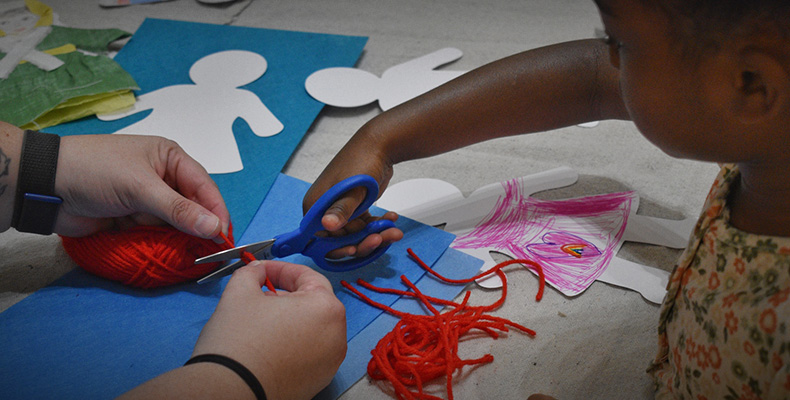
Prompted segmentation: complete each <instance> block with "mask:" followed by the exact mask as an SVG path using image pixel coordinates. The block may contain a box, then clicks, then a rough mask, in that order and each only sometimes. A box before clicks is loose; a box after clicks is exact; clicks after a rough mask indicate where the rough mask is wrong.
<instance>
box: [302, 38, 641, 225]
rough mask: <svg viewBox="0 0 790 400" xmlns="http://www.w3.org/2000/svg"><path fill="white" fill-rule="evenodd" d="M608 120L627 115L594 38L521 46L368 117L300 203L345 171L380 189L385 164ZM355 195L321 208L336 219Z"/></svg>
mask: <svg viewBox="0 0 790 400" xmlns="http://www.w3.org/2000/svg"><path fill="white" fill-rule="evenodd" d="M609 118H622V119H627V118H628V114H627V112H626V109H625V106H624V105H623V101H622V98H621V97H620V92H619V74H618V71H617V70H616V69H615V68H614V67H612V66H611V64H610V63H609V58H608V49H607V48H606V46H605V45H604V44H603V43H602V42H601V41H598V40H582V41H575V42H568V43H563V44H558V45H553V46H548V47H543V48H539V49H535V50H530V51H526V52H523V53H520V54H517V55H514V56H511V57H508V58H505V59H502V60H499V61H496V62H494V63H491V64H489V65H486V66H483V67H481V68H479V69H476V70H474V71H471V72H468V73H466V74H464V75H462V76H461V77H459V78H457V79H455V80H453V81H450V82H448V83H447V84H445V85H442V86H440V87H439V88H437V89H435V90H433V91H431V92H428V93H426V94H424V95H422V96H419V97H417V98H415V99H413V100H411V101H408V102H406V103H404V104H402V105H400V106H398V107H395V108H393V109H391V110H389V111H388V112H385V113H382V114H380V115H379V116H377V117H376V118H374V119H372V120H371V121H369V122H368V123H367V124H365V125H364V126H363V127H362V128H361V129H360V130H359V131H358V132H357V133H356V134H355V135H354V136H353V137H352V138H351V140H349V142H348V143H347V144H346V145H345V146H344V147H343V149H342V150H341V151H340V153H338V154H337V155H336V156H335V158H334V159H333V160H332V162H331V163H330V164H329V166H328V167H327V168H326V169H325V170H324V172H323V173H322V174H321V176H320V177H319V178H318V180H316V182H315V184H314V185H313V186H312V187H311V188H310V190H309V191H308V193H307V196H306V197H305V201H304V206H305V207H309V206H310V205H312V204H313V202H315V200H316V199H318V197H319V196H320V195H321V194H322V193H324V192H325V191H326V190H328V189H329V188H330V187H331V186H332V185H334V184H335V183H337V182H339V181H340V180H342V179H344V178H347V177H349V176H351V175H356V174H368V175H371V176H373V177H374V178H376V179H377V180H378V181H379V187H381V188H382V190H383V189H384V188H385V187H386V185H387V183H388V182H389V179H390V177H391V176H392V166H393V165H394V164H396V163H399V162H402V161H406V160H413V159H417V158H423V157H429V156H433V155H436V154H440V153H443V152H447V151H451V150H454V149H457V148H460V147H464V146H468V145H471V144H474V143H478V142H482V141H485V140H489V139H493V138H497V137H503V136H510V135H516V134H521V133H528V132H538V131H545V130H550V129H555V128H559V127H563V126H570V125H575V124H578V123H582V122H587V121H596V120H600V119H609ZM526 151H528V149H526V150H525V152H526ZM360 201H361V200H360V198H359V197H356V198H351V197H346V198H344V199H341V200H339V202H338V203H337V205H338V207H337V208H334V209H331V210H330V211H329V213H335V214H334V215H335V218H337V219H338V220H339V221H340V222H341V224H342V223H344V222H345V221H346V220H347V218H348V216H349V215H350V214H351V212H352V211H353V210H354V209H355V208H356V205H358V204H359V202H360Z"/></svg>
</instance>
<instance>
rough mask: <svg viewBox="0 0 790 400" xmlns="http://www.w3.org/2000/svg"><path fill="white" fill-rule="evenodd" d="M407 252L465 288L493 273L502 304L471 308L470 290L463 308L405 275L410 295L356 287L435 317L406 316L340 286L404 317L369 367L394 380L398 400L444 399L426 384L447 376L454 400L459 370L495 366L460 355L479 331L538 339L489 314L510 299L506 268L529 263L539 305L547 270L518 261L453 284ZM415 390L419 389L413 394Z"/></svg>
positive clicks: (367, 285) (494, 335)
mask: <svg viewBox="0 0 790 400" xmlns="http://www.w3.org/2000/svg"><path fill="white" fill-rule="evenodd" d="M408 252H409V255H410V256H411V257H412V258H413V259H414V260H415V261H416V262H417V263H418V264H419V265H420V266H421V267H422V268H423V269H425V270H426V271H427V272H429V273H431V274H432V275H433V276H435V277H437V278H438V279H440V280H442V281H444V282H447V283H454V284H466V283H469V282H473V281H475V280H476V279H479V278H481V277H483V276H486V275H489V274H492V273H495V274H497V275H498V276H499V278H500V279H502V282H503V286H502V295H501V297H500V298H499V300H497V301H496V302H494V303H493V304H491V305H488V306H470V305H468V302H469V297H470V295H471V291H467V292H466V294H465V295H464V298H463V300H462V301H461V303H456V302H453V301H449V300H444V299H439V298H435V297H430V296H427V295H425V294H424V293H422V292H421V291H420V290H419V289H417V287H416V286H415V285H414V284H413V283H412V282H411V281H409V279H408V278H406V276H405V275H402V276H401V280H402V281H403V283H404V284H405V285H406V286H407V287H408V289H409V290H410V291H409V290H399V289H392V288H380V287H376V286H373V285H371V284H370V283H368V282H365V281H364V280H362V279H359V280H357V284H359V285H360V286H362V287H364V288H365V289H367V290H371V291H375V292H379V293H386V294H395V295H400V296H410V297H414V298H416V299H418V300H419V301H420V302H421V303H422V305H423V306H424V307H425V308H426V309H427V310H428V311H429V312H430V315H416V314H410V313H406V312H401V311H398V310H395V309H393V308H391V307H389V306H386V305H384V304H381V303H377V302H375V301H373V300H372V299H370V298H369V297H368V296H366V295H364V294H363V293H362V292H360V291H359V290H358V289H356V288H354V287H353V286H351V284H349V283H348V282H346V281H341V284H342V285H343V286H344V287H345V288H346V289H348V290H350V291H351V292H353V293H354V294H355V295H357V296H358V297H359V298H360V299H362V300H363V301H364V302H366V303H368V304H370V305H372V306H374V307H377V308H379V309H381V310H384V311H386V312H388V313H390V314H392V315H394V316H396V317H398V318H400V321H398V323H397V324H396V325H395V327H394V328H393V330H392V331H391V332H389V333H388V334H387V335H385V336H384V337H383V338H382V339H381V340H380V341H379V342H378V344H377V345H376V347H375V348H374V349H373V350H372V351H371V355H372V358H371V360H370V362H369V363H368V375H370V377H371V378H373V379H375V380H387V381H389V382H390V383H391V384H392V386H393V388H394V390H395V395H396V397H397V398H398V399H437V400H441V398H440V397H437V396H433V395H430V394H427V393H425V392H424V391H423V385H424V383H425V382H428V381H430V380H432V379H435V378H438V377H440V376H445V377H446V379H447V395H448V398H449V399H450V400H452V399H453V388H452V382H453V373H454V372H455V371H456V370H460V369H462V368H463V367H464V366H466V365H478V364H487V363H490V362H492V361H494V357H493V356H492V355H491V354H486V355H484V356H482V357H480V358H476V359H469V360H464V359H461V358H460V357H459V356H458V343H459V341H460V339H461V338H463V337H464V336H465V335H469V334H472V331H474V330H477V331H482V332H483V333H485V334H487V335H488V336H490V337H492V338H493V339H497V338H499V335H500V333H502V332H508V331H509V329H508V328H509V327H510V328H514V329H516V330H519V331H521V332H524V333H525V334H527V335H529V336H531V337H534V336H535V331H533V330H531V329H529V328H527V327H524V326H522V325H520V324H517V323H515V322H513V321H510V320H508V319H505V318H500V317H495V316H491V315H488V314H486V313H487V312H489V311H492V310H495V309H497V308H499V307H500V306H501V305H502V304H503V303H504V302H505V298H506V297H507V276H505V273H504V272H502V268H504V267H506V266H508V265H511V264H524V265H526V266H530V267H532V268H533V269H535V270H536V271H537V274H538V277H539V278H540V287H539V289H538V294H537V295H536V297H535V300H536V301H540V299H541V298H542V297H543V290H544V288H545V277H544V275H543V268H542V267H541V266H540V264H538V263H536V262H534V261H531V260H527V259H516V260H509V261H505V262H502V263H500V264H497V265H496V266H494V267H493V268H491V269H489V270H487V271H485V272H483V273H481V274H479V275H477V276H474V277H471V278H468V279H450V278H446V277H444V276H442V275H440V274H439V273H437V272H436V271H434V270H433V269H431V267H429V266H428V265H427V264H425V263H424V262H423V261H422V260H421V259H420V258H419V257H418V256H417V255H416V254H414V252H413V251H412V250H411V249H408ZM432 304H437V305H441V306H446V307H451V308H452V309H451V310H450V311H447V312H445V313H440V312H439V311H438V310H437V309H436V308H435V307H434V306H433V305H432ZM415 387H416V390H414V389H413V388H415Z"/></svg>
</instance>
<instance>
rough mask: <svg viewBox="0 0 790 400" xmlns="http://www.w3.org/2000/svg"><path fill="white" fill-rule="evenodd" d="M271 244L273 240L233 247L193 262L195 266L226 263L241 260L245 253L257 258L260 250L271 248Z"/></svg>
mask: <svg viewBox="0 0 790 400" xmlns="http://www.w3.org/2000/svg"><path fill="white" fill-rule="evenodd" d="M272 244H274V239H270V240H266V241H263V242H257V243H250V244H248V245H244V246H239V247H234V248H232V249H228V250H223V251H220V252H218V253H214V254H211V255H208V256H205V257H201V258H198V259H197V260H195V264H205V263H210V262H217V261H227V260H233V259H234V258H241V253H243V252H245V251H247V252H250V253H252V254H253V255H255V256H256V258H257V257H258V254H259V253H261V251H262V250H267V249H270V248H271V247H272ZM264 258H266V257H264ZM269 258H271V257H269ZM267 259H268V258H267Z"/></svg>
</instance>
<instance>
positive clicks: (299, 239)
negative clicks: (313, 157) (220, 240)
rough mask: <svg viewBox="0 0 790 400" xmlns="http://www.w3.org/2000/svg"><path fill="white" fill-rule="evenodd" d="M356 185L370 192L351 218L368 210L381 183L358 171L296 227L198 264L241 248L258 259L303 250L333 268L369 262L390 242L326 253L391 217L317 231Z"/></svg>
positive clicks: (382, 226) (227, 256) (225, 271)
mask: <svg viewBox="0 0 790 400" xmlns="http://www.w3.org/2000/svg"><path fill="white" fill-rule="evenodd" d="M357 187H363V188H365V189H366V190H367V193H366V194H365V200H364V201H363V202H362V203H361V204H360V205H359V207H357V209H356V210H355V211H354V213H353V214H352V215H351V218H350V219H354V218H356V217H358V216H359V215H360V214H362V213H364V212H365V211H367V210H368V208H369V207H370V206H371V205H372V204H373V202H374V201H376V198H377V197H378V193H379V186H378V183H376V180H375V179H373V178H372V177H370V176H368V175H355V176H352V177H350V178H346V179H344V180H342V181H340V182H339V183H337V184H336V185H335V186H332V187H331V188H330V189H329V190H328V191H327V192H326V193H324V194H323V195H322V196H321V197H320V198H319V199H318V201H316V202H315V204H313V206H312V207H310V210H308V211H307V214H305V216H304V218H302V222H301V223H299V228H297V229H296V230H293V231H291V232H287V233H283V234H281V235H277V236H275V237H274V239H269V240H265V241H262V242H256V243H251V244H248V245H244V246H238V247H234V248H232V249H228V250H223V251H220V252H218V253H214V254H212V255H209V256H206V257H202V258H198V259H197V260H195V264H202V263H209V262H217V261H225V260H232V259H236V258H240V257H241V254H242V252H250V253H252V254H253V255H254V256H255V258H256V259H258V260H271V259H273V258H281V257H286V256H289V255H291V254H296V253H302V254H304V255H306V256H308V257H310V258H311V259H313V261H314V262H315V263H316V265H318V266H319V267H321V268H323V269H325V270H327V271H333V272H343V271H350V270H353V269H356V268H360V267H363V266H365V265H367V264H370V263H371V262H373V261H374V260H376V259H377V258H379V257H380V256H381V255H382V254H384V252H386V251H387V249H388V248H389V245H386V246H382V247H379V248H378V249H376V250H375V251H374V252H373V253H371V254H369V255H367V256H365V257H353V258H348V257H347V258H346V259H341V260H330V259H327V258H326V254H327V253H329V252H331V251H333V250H336V249H339V248H342V247H345V246H349V245H353V244H357V243H359V242H361V241H362V239H364V238H365V237H367V236H368V235H370V234H372V233H379V232H381V231H384V230H386V229H389V228H394V227H395V224H394V223H393V222H392V221H390V220H385V219H380V220H376V221H373V222H371V223H369V224H367V225H366V226H365V228H364V229H362V230H361V231H359V232H355V233H351V234H348V235H344V236H337V237H323V236H316V235H315V234H316V232H319V231H322V230H324V227H323V225H321V218H323V216H324V214H325V213H326V210H327V209H328V208H329V207H331V206H332V204H334V202H335V201H337V200H338V199H340V197H341V196H342V195H343V194H345V193H347V192H348V191H350V190H351V189H354V188H357ZM243 265H244V261H242V260H238V261H236V262H233V263H230V264H228V265H226V266H224V267H222V268H220V269H218V270H216V271H214V272H212V273H211V274H209V275H207V276H205V277H203V278H202V279H200V280H199V281H198V283H205V282H208V281H211V280H214V279H218V278H220V277H223V276H226V275H229V274H230V273H232V272H233V271H235V270H236V269H238V268H240V267H241V266H243Z"/></svg>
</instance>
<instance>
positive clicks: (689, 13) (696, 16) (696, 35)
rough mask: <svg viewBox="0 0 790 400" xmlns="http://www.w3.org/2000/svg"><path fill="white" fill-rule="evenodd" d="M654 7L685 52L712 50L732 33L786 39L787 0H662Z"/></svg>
mask: <svg viewBox="0 0 790 400" xmlns="http://www.w3.org/2000/svg"><path fill="white" fill-rule="evenodd" d="M643 1H644V2H645V3H646V4H654V5H655V4H656V3H654V1H655V0H643ZM658 7H660V8H661V10H663V11H664V12H666V13H667V15H668V16H669V18H670V21H671V22H672V26H673V32H672V33H673V35H674V36H675V39H677V40H678V42H679V43H681V45H682V46H683V48H684V52H685V53H686V54H688V55H697V56H698V55H700V54H702V53H704V52H706V51H708V50H716V49H718V48H719V46H720V45H721V44H722V43H724V42H725V41H726V40H727V39H730V38H733V37H746V36H749V35H754V34H770V35H776V36H777V37H778V38H781V39H782V40H784V41H785V42H787V41H788V40H790V0H663V1H660V2H658Z"/></svg>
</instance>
